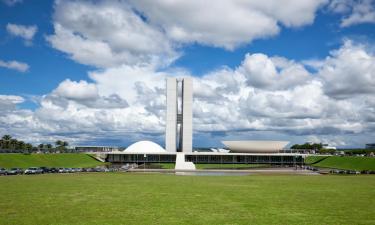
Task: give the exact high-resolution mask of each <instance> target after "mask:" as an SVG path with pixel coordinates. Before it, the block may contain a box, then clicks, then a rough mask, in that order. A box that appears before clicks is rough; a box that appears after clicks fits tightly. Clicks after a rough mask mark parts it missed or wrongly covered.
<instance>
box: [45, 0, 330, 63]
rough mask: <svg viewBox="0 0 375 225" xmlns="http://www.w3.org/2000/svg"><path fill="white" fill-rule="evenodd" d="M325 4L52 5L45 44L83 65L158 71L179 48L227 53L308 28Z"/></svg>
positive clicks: (291, 0)
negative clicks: (283, 30)
mask: <svg viewBox="0 0 375 225" xmlns="http://www.w3.org/2000/svg"><path fill="white" fill-rule="evenodd" d="M326 2H327V0H306V1H299V0H287V1H286V2H285V3H284V4H283V5H280V4H277V3H276V1H268V2H267V1H263V2H255V1H252V2H244V1H239V0H235V1H225V2H220V4H211V3H210V2H208V1H188V2H186V1H175V2H169V1H163V0H161V1H104V0H102V1H84V2H78V1H71V0H68V1H56V3H55V12H54V34H52V35H49V36H48V37H47V40H48V41H49V42H50V43H51V45H52V47H54V48H56V49H58V50H60V51H62V52H65V53H67V54H68V56H69V57H71V58H72V59H73V60H75V61H77V62H79V63H82V64H87V65H94V66H96V67H100V68H112V67H118V66H121V65H136V66H139V67H144V66H152V67H157V68H160V67H166V66H168V65H170V64H171V63H172V62H173V61H174V60H176V59H177V58H178V57H179V56H180V55H181V53H179V49H180V47H181V46H183V45H184V44H189V43H193V42H196V43H199V44H203V45H209V46H216V47H222V48H225V49H230V50H232V49H234V48H236V47H238V46H240V45H244V44H248V43H251V41H252V40H255V39H259V38H267V37H270V36H274V35H276V34H278V33H279V31H280V30H281V27H282V26H284V27H288V28H295V27H301V26H305V25H309V24H312V23H313V21H314V18H315V13H316V11H317V10H318V8H319V7H320V6H321V5H323V4H324V3H326ZM222 15H225V16H222Z"/></svg>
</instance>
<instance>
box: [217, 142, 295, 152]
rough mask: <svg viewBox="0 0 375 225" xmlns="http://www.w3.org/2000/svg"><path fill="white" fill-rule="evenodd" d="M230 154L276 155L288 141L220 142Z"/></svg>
mask: <svg viewBox="0 0 375 225" xmlns="http://www.w3.org/2000/svg"><path fill="white" fill-rule="evenodd" d="M222 143H223V144H224V145H225V146H227V147H228V148H229V149H230V151H231V152H236V153H237V152H238V153H240V152H241V153H277V152H280V150H282V149H283V148H284V147H285V146H286V145H288V144H289V142H288V141H222Z"/></svg>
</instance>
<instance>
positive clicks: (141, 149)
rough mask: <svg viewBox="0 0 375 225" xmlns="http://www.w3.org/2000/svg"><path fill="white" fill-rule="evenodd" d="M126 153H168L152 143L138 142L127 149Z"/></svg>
mask: <svg viewBox="0 0 375 225" xmlns="http://www.w3.org/2000/svg"><path fill="white" fill-rule="evenodd" d="M125 152H133V153H154V152H166V151H165V150H164V148H162V147H161V146H160V145H158V144H156V143H155V142H152V141H138V142H135V143H134V144H132V145H130V146H129V147H127V148H126V149H125Z"/></svg>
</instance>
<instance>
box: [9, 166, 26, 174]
mask: <svg viewBox="0 0 375 225" xmlns="http://www.w3.org/2000/svg"><path fill="white" fill-rule="evenodd" d="M18 174H23V170H22V169H20V168H11V169H10V170H8V171H7V175H18Z"/></svg>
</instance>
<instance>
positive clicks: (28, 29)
mask: <svg viewBox="0 0 375 225" xmlns="http://www.w3.org/2000/svg"><path fill="white" fill-rule="evenodd" d="M6 28H7V31H8V33H10V34H11V35H13V36H16V37H21V38H23V39H24V40H25V44H26V45H30V44H31V42H32V39H33V38H34V35H35V34H36V32H37V31H38V27H37V26H36V25H32V26H25V25H19V24H13V23H8V24H7V27H6Z"/></svg>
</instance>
